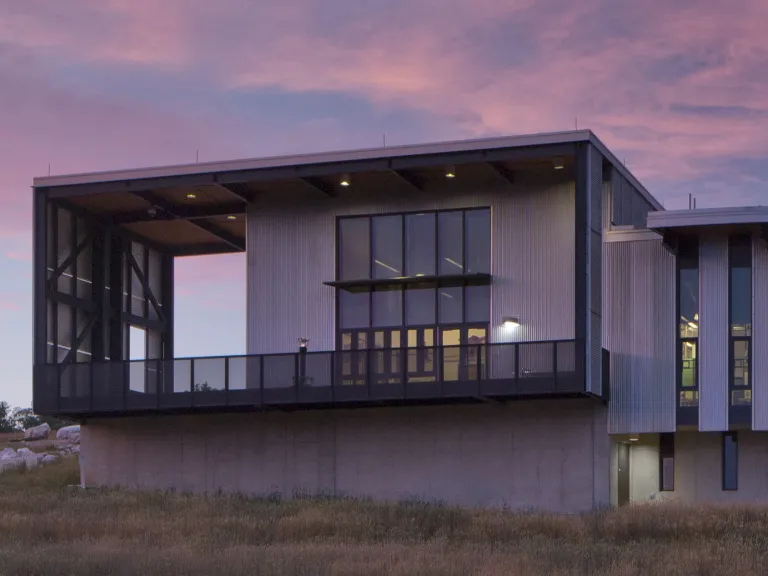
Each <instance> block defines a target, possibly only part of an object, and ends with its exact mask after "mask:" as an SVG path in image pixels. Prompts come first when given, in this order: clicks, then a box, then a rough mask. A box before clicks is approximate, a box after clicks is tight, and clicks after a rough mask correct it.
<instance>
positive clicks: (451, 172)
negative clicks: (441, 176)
mask: <svg viewBox="0 0 768 576" xmlns="http://www.w3.org/2000/svg"><path fill="white" fill-rule="evenodd" d="M445 177H446V178H456V168H454V167H453V166H446V167H445Z"/></svg>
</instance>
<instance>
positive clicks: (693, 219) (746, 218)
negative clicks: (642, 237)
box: [647, 206, 768, 229]
mask: <svg viewBox="0 0 768 576" xmlns="http://www.w3.org/2000/svg"><path fill="white" fill-rule="evenodd" d="M647 221H648V227H649V228H654V229H655V228H685V227H689V226H724V225H728V224H765V223H768V207H765V206H743V207H730V208H700V209H696V210H664V211H659V212H649V213H648V220H647Z"/></svg>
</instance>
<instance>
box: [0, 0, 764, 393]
mask: <svg viewBox="0 0 768 576" xmlns="http://www.w3.org/2000/svg"><path fill="white" fill-rule="evenodd" d="M671 6H672V7H671ZM767 28H768V3H767V2H766V1H765V0H727V1H725V0H723V1H720V0H675V1H674V2H667V1H662V0H647V1H644V2H638V1H635V0H583V1H581V2H573V1H571V0H462V1H458V0H368V1H365V0H363V1H361V0H326V1H324V2H320V1H318V0H314V1H311V0H281V2H266V1H263V2H254V1H253V0H215V1H214V0H184V1H182V0H67V2H51V1H50V0H24V1H16V0H0V200H2V206H3V210H1V211H0V277H2V279H3V281H2V283H0V325H2V326H3V328H4V329H3V330H0V351H2V352H0V360H2V365H3V379H2V381H0V400H2V399H5V400H7V401H8V402H10V403H11V404H14V405H29V404H30V402H31V372H32V371H31V364H32V360H31V346H32V336H31V329H32V310H31V263H30V259H31V214H30V213H31V202H30V185H31V183H32V178H33V177H34V176H41V175H45V174H47V173H48V165H49V163H50V167H51V168H50V169H51V173H52V174H60V173H68V172H81V171H92V170H105V169H111V168H129V167H137V166H142V165H155V164H169V163H187V162H192V161H194V159H195V154H196V150H199V155H200V160H217V159H227V158H238V157H249V156H261V155H274V154H282V153H290V152H294V153H296V152H310V151H320V150H329V149H339V148H341V149H345V148H352V147H370V146H376V145H379V144H380V143H381V139H382V132H386V135H387V144H405V143H415V142H426V141H434V140H444V139H455V138H466V137H478V136H493V135H502V134H521V133H528V132H541V131H553V130H567V129H571V128H573V127H574V125H575V123H576V119H578V126H579V127H580V128H591V129H592V130H594V131H595V132H596V133H597V135H598V136H599V137H600V138H601V139H602V140H603V141H604V142H605V143H606V144H607V145H608V146H609V147H610V148H612V149H613V150H614V152H615V153H616V154H617V155H618V156H619V157H620V158H622V159H624V160H625V161H626V163H627V165H628V167H629V168H630V169H631V170H632V171H633V172H634V173H635V174H636V175H637V176H638V177H639V178H640V180H641V181H642V182H644V184H645V185H646V186H647V187H648V188H649V190H650V191H651V192H652V193H654V194H655V195H656V196H657V198H659V199H660V200H661V201H662V202H663V203H664V205H665V206H666V207H667V208H683V207H686V206H687V197H688V193H689V192H693V193H694V194H695V195H696V196H697V197H698V206H699V207H711V206H723V205H743V204H765V203H767V202H766V201H765V200H764V198H766V197H768V160H766V158H767V157H768V43H766V42H765V30H766V29H767ZM243 264H244V259H243V257H242V256H239V255H238V256H236V257H226V258H222V257H216V258H213V259H206V261H205V262H203V261H201V260H199V259H186V260H183V261H182V262H180V263H179V265H178V272H177V286H178V296H177V310H178V313H177V317H178V318H179V323H178V325H177V355H197V354H217V353H221V354H226V353H242V352H244V349H245V326H244V308H245V298H244V284H245V275H244V265H243ZM203 265H204V266H205V269H204V272H203ZM217 293H219V294H220V293H225V294H226V295H227V297H226V298H223V299H222V298H220V297H216V298H214V295H217ZM222 302H223V303H224V304H222Z"/></svg>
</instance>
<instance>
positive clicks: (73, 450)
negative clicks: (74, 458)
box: [69, 444, 80, 454]
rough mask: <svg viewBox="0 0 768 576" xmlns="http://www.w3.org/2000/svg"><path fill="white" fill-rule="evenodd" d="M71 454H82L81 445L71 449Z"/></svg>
mask: <svg viewBox="0 0 768 576" xmlns="http://www.w3.org/2000/svg"><path fill="white" fill-rule="evenodd" d="M69 452H70V454H80V445H79V444H78V445H75V446H72V447H71V448H70V449H69Z"/></svg>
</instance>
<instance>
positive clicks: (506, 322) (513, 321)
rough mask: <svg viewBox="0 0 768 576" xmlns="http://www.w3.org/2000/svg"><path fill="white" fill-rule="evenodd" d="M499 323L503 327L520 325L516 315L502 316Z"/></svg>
mask: <svg viewBox="0 0 768 576" xmlns="http://www.w3.org/2000/svg"><path fill="white" fill-rule="evenodd" d="M501 325H502V326H504V327H505V328H514V327H516V326H520V318H518V317H517V316H504V317H503V318H502V319H501Z"/></svg>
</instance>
